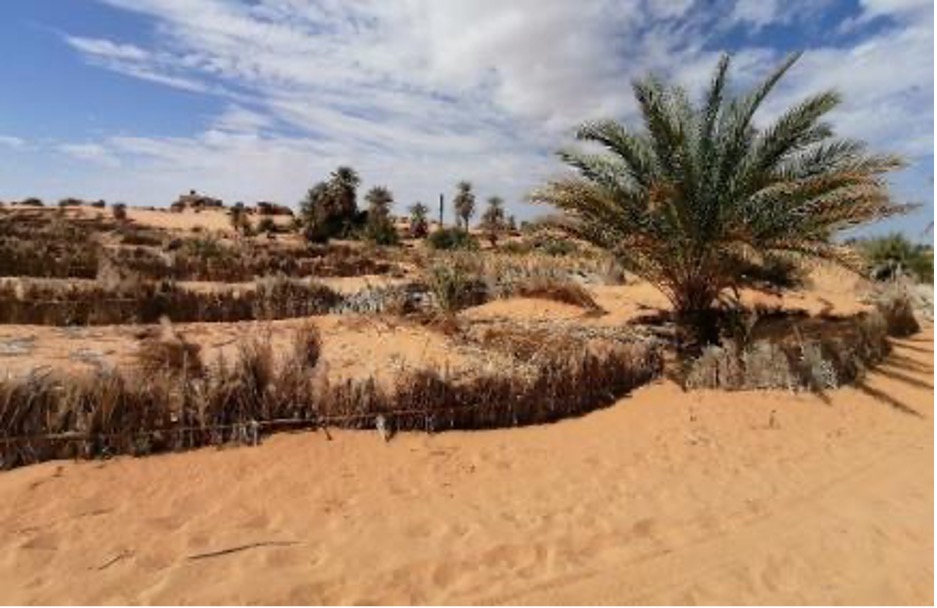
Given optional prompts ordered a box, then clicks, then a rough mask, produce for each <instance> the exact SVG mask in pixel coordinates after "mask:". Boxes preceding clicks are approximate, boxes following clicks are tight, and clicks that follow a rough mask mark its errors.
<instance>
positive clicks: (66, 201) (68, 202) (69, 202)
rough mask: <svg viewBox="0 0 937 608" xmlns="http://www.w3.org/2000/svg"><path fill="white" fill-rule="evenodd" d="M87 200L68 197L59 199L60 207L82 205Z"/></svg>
mask: <svg viewBox="0 0 937 608" xmlns="http://www.w3.org/2000/svg"><path fill="white" fill-rule="evenodd" d="M84 204H85V202H84V201H83V200H81V199H80V198H74V197H71V196H70V197H67V198H63V199H62V200H60V201H59V207H80V206H82V205H84Z"/></svg>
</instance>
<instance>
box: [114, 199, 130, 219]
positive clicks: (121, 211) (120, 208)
mask: <svg viewBox="0 0 937 608" xmlns="http://www.w3.org/2000/svg"><path fill="white" fill-rule="evenodd" d="M111 215H112V216H113V217H114V219H115V220H117V221H119V222H122V221H124V220H126V219H127V205H125V204H124V203H114V204H113V205H112V206H111Z"/></svg>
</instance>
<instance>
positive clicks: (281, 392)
mask: <svg viewBox="0 0 937 608" xmlns="http://www.w3.org/2000/svg"><path fill="white" fill-rule="evenodd" d="M319 348H320V340H319V338H318V335H317V333H316V332H315V331H314V329H310V328H309V327H306V328H304V329H302V330H301V331H300V332H299V333H298V334H297V337H296V340H295V348H294V349H293V352H292V353H291V354H290V355H289V356H288V357H287V360H286V361H284V362H281V363H280V364H277V363H276V362H275V361H274V357H273V352H272V349H271V348H270V346H269V343H267V342H264V341H263V340H255V341H252V342H245V343H243V344H242V345H241V348H240V349H239V354H238V356H237V358H236V360H235V361H233V362H231V363H230V364H226V363H224V362H221V363H220V364H219V365H218V366H217V367H214V368H212V371H210V372H206V373H205V374H180V373H176V372H172V373H168V372H167V373H146V374H140V375H136V376H128V375H123V374H120V373H117V372H102V373H100V374H99V375H97V376H96V377H93V378H90V379H80V378H70V379H62V378H57V377H54V376H51V375H48V374H34V375H32V376H30V377H29V378H27V379H24V380H0V467H2V468H12V467H16V466H21V465H25V464H30V463H35V462H41V461H44V460H50V459H54V458H98V457H109V456H115V455H118V454H131V455H144V454H150V453H156V452H165V451H176V450H184V449H191V448H196V447H201V446H206V445H221V444H226V443H239V444H245V443H246V444H256V443H258V442H259V440H260V438H261V436H262V435H265V434H267V433H270V432H274V431H276V430H280V429H298V428H324V427H330V426H331V427H345V428H379V429H381V430H382V431H383V432H385V433H386V432H391V433H392V432H393V431H396V430H423V431H427V432H437V431H443V430H447V429H479V428H494V427H504V426H518V425H526V424H539V423H544V422H551V421H555V420H559V419H561V418H564V417H568V416H576V415H581V414H584V413H586V412H589V411H591V410H594V409H597V408H600V407H605V406H608V405H610V404H612V403H614V401H615V400H616V399H617V398H619V397H620V396H622V395H624V394H626V393H628V392H629V391H631V390H633V389H634V388H636V387H638V386H640V385H642V384H644V383H646V382H648V381H650V380H651V379H653V378H655V377H656V376H657V375H658V374H659V373H660V369H661V358H660V354H659V352H657V351H656V350H655V349H653V348H651V347H648V346H641V345H639V344H634V345H631V346H629V347H617V348H610V349H606V350H604V351H602V352H593V351H592V350H591V349H582V350H564V351H558V352H554V353H553V355H552V356H551V357H549V358H546V359H543V360H541V361H539V363H538V365H537V366H536V369H535V371H534V373H532V374H526V375H512V374H510V373H509V372H499V373H490V374H480V375H477V376H474V377H472V378H470V379H468V380H465V381H460V382H455V381H451V380H448V379H447V378H445V377H443V376H440V375H439V374H438V373H436V372H433V371H421V372H417V373H411V374H406V375H403V376H401V377H400V378H399V379H398V382H397V383H396V384H395V385H394V386H393V387H392V388H390V389H387V388H384V387H382V386H379V385H378V383H377V382H375V381H374V380H373V379H369V380H366V381H351V380H349V381H346V382H343V383H337V384H329V383H328V382H327V381H324V380H323V378H322V377H321V374H320V373H319V370H317V363H318V352H319ZM157 369H158V370H159V369H163V368H161V367H160V368H157Z"/></svg>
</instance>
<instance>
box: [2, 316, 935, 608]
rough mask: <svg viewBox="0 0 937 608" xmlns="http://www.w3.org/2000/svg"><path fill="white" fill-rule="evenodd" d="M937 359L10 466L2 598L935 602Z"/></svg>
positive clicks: (917, 350) (916, 343) (929, 353)
mask: <svg viewBox="0 0 937 608" xmlns="http://www.w3.org/2000/svg"><path fill="white" fill-rule="evenodd" d="M932 379H933V333H932V330H930V329H928V330H926V332H924V333H922V334H919V335H917V336H915V337H912V338H910V339H906V340H898V341H896V350H895V353H894V355H893V356H892V357H891V358H890V359H889V360H888V362H887V363H886V364H885V365H884V366H883V367H882V368H881V369H880V370H879V371H876V372H874V373H872V374H871V375H870V376H869V377H868V379H867V381H866V383H865V384H864V385H863V386H860V387H854V388H845V389H841V390H839V391H835V392H832V393H830V394H829V396H828V398H826V399H821V398H820V397H817V396H812V395H805V394H798V395H794V394H790V393H786V392H765V393H728V394H727V393H720V392H695V393H688V394H684V393H682V392H681V391H680V390H679V389H678V388H677V387H676V386H675V385H673V384H671V383H669V382H668V381H660V382H659V383H657V384H655V385H653V386H650V387H646V388H644V389H641V390H639V391H637V392H636V393H635V394H634V395H633V396H632V397H631V398H628V399H624V400H622V401H620V402H619V403H617V404H616V405H615V406H613V407H611V408H609V409H606V410H602V411H599V412H595V413H593V414H590V415H588V416H585V417H583V418H580V419H574V420H567V421H564V422H561V423H558V424H553V425H549V426H542V427H531V428H523V429H506V430H498V431H488V432H458V433H445V434H440V435H434V436H428V435H422V434H404V435H399V436H397V437H395V438H394V439H393V440H392V441H391V442H390V443H384V442H383V441H382V440H381V439H380V438H379V437H378V436H377V434H376V433H372V432H332V440H328V439H327V438H326V436H325V435H324V434H323V433H302V434H296V435H279V436H275V437H272V438H270V439H268V440H267V442H266V443H265V444H264V445H262V446H260V447H256V448H238V449H228V450H220V451H219V450H214V449H207V450H201V451H198V452H192V453H185V454H172V455H164V456H154V457H149V458H145V459H139V460H138V459H132V458H118V459H115V460H113V461H108V462H79V463H72V462H50V463H45V464H40V465H36V466H30V467H25V468H22V469H17V470H14V471H9V472H4V473H2V474H0V509H2V511H0V513H2V515H0V530H2V532H0V601H2V602H4V603H60V602H62V603H86V602H90V603H98V602H101V603H121V602H129V603H176V602H181V603H203V602H204V603H249V602H263V603H280V602H299V603H320V602H329V603H331V602H335V603H356V602H362V603H398V602H430V603H435V602H440V603H475V602H481V603H489V602H491V603H569V602H572V603H594V602H600V603H643V604H661V603H664V604H666V603H730V604H734V603H759V604H786V603H820V604H825V603H847V604H853V603H858V604H878V603H885V604H893V603H899V604H900V603H918V604H930V603H932V602H933V538H934V535H933V517H934V512H933V487H934V486H933V480H934V479H933V474H934V471H933V449H934V444H933V437H934V426H933V387H932Z"/></svg>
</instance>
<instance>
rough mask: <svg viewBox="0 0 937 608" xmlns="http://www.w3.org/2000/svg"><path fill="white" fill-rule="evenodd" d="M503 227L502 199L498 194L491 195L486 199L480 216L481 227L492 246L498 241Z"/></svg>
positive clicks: (504, 225) (504, 226)
mask: <svg viewBox="0 0 937 608" xmlns="http://www.w3.org/2000/svg"><path fill="white" fill-rule="evenodd" d="M505 228H506V224H505V220H504V199H502V198H501V197H500V196H492V197H490V198H489V199H488V207H486V208H485V212H484V213H482V218H481V229H482V231H483V232H484V233H485V236H486V237H487V238H488V240H489V241H490V242H491V246H492V247H494V246H495V244H496V243H497V242H498V236H499V235H500V234H501V233H502V232H504V230H505Z"/></svg>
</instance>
